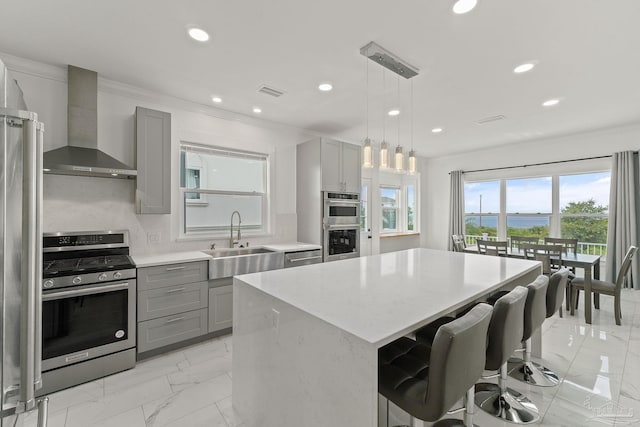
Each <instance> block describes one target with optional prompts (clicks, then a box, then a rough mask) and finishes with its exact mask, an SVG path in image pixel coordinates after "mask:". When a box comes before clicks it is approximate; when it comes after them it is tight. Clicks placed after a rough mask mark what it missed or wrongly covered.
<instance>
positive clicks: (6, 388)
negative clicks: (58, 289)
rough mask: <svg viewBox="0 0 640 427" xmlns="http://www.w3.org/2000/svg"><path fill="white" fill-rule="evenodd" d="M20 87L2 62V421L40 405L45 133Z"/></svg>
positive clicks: (13, 420) (41, 416) (42, 419)
mask: <svg viewBox="0 0 640 427" xmlns="http://www.w3.org/2000/svg"><path fill="white" fill-rule="evenodd" d="M43 132H44V127H43V125H42V123H40V122H38V118H37V115H36V114H35V113H32V112H29V111H27V107H26V105H25V102H24V99H23V96H22V91H21V90H20V87H19V86H18V84H17V82H16V81H15V80H14V79H13V78H12V77H11V75H10V74H9V72H8V71H7V69H6V67H5V66H4V64H3V63H2V61H0V245H1V246H0V312H1V314H2V322H1V323H0V386H1V388H0V392H1V393H2V395H1V400H2V402H1V404H2V406H1V407H0V426H2V427H13V426H15V425H17V424H18V422H19V421H20V418H22V414H24V413H26V412H28V411H31V410H33V409H35V408H36V407H37V409H38V425H39V426H45V425H46V423H47V398H43V399H39V400H38V399H36V392H37V391H38V389H40V388H41V386H42V376H41V362H40V361H41V357H40V355H41V346H40V344H41V333H42V329H41V318H40V316H41V298H42V292H41V288H40V273H41V270H40V268H41V266H42V262H41V258H40V257H41V256H42V252H41V246H40V245H41V242H42V238H41V235H42V215H41V212H42V210H41V207H42V137H43Z"/></svg>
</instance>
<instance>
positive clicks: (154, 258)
mask: <svg viewBox="0 0 640 427" xmlns="http://www.w3.org/2000/svg"><path fill="white" fill-rule="evenodd" d="M131 258H132V259H133V262H134V264H135V265H136V267H137V268H140V267H153V266H154V265H163V264H177V263H180V262H191V261H203V260H210V259H211V256H210V255H207V254H205V253H204V252H200V251H188V252H167V253H163V254H150V255H132V256H131Z"/></svg>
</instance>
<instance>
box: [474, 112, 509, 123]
mask: <svg viewBox="0 0 640 427" xmlns="http://www.w3.org/2000/svg"><path fill="white" fill-rule="evenodd" d="M504 119H506V117H505V116H503V115H502V114H500V115H498V116H490V117H485V118H484V119H480V120H478V121H477V122H476V124H477V125H484V124H487V123H491V122H497V121H499V120H504Z"/></svg>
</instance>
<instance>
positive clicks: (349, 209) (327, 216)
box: [322, 192, 360, 262]
mask: <svg viewBox="0 0 640 427" xmlns="http://www.w3.org/2000/svg"><path fill="white" fill-rule="evenodd" d="M323 200H324V210H323V212H324V215H323V219H322V225H323V241H322V248H323V252H324V253H323V256H324V261H325V262H326V261H336V260H340V259H347V258H356V257H359V256H360V196H359V195H358V194H352V193H334V192H324V193H323Z"/></svg>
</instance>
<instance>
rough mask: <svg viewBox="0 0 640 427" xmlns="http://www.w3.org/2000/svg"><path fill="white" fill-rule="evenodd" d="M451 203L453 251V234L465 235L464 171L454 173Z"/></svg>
mask: <svg viewBox="0 0 640 427" xmlns="http://www.w3.org/2000/svg"><path fill="white" fill-rule="evenodd" d="M450 175H451V196H450V197H451V199H450V201H449V250H450V251H451V250H453V242H452V241H451V235H452V234H464V177H463V173H462V171H452V172H451V173H450Z"/></svg>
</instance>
